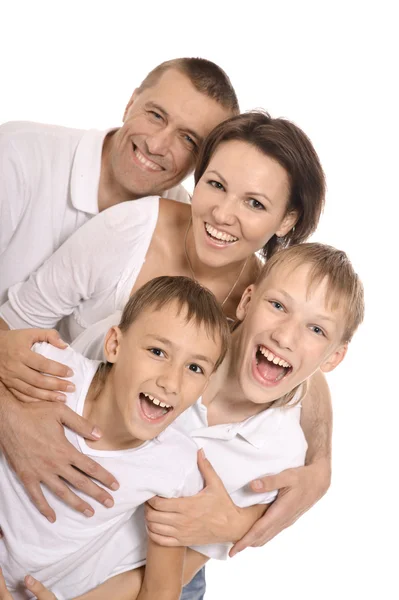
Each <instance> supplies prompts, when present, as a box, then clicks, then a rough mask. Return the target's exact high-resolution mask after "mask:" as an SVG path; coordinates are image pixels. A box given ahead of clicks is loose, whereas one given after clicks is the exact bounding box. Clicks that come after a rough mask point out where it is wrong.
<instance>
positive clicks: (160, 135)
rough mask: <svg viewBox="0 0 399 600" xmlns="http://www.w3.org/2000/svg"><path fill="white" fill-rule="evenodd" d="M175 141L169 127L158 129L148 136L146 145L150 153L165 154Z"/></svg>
mask: <svg viewBox="0 0 399 600" xmlns="http://www.w3.org/2000/svg"><path fill="white" fill-rule="evenodd" d="M172 142H173V135H172V132H171V131H170V130H169V129H168V128H167V127H165V128H163V129H158V130H157V131H155V132H154V133H153V134H152V135H149V136H147V138H146V145H147V148H148V153H149V154H153V155H158V156H165V155H166V154H167V153H168V151H169V150H170V147H171V145H172Z"/></svg>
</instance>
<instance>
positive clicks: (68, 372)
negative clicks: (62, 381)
mask: <svg viewBox="0 0 399 600" xmlns="http://www.w3.org/2000/svg"><path fill="white" fill-rule="evenodd" d="M72 375H73V371H72V369H68V371H67V374H66V376H67V377H72Z"/></svg>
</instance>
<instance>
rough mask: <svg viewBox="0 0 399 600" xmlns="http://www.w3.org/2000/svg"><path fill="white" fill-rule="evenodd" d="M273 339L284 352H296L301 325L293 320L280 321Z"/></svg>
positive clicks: (274, 331)
mask: <svg viewBox="0 0 399 600" xmlns="http://www.w3.org/2000/svg"><path fill="white" fill-rule="evenodd" d="M271 337H272V339H273V340H274V341H275V342H276V343H277V344H278V346H279V347H280V348H283V349H284V350H291V351H293V350H295V348H297V346H298V343H299V342H298V340H299V325H298V323H296V322H295V320H294V319H293V318H289V317H287V318H285V319H282V320H280V322H279V323H278V324H277V325H276V327H275V328H274V330H273V333H272V336H271Z"/></svg>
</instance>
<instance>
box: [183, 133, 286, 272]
mask: <svg viewBox="0 0 399 600" xmlns="http://www.w3.org/2000/svg"><path fill="white" fill-rule="evenodd" d="M289 194H290V185H289V179H288V174H287V172H286V170H285V169H284V168H283V167H282V166H281V165H280V164H279V163H278V162H276V161H275V160H274V159H272V158H270V157H269V156H266V155H265V154H263V153H262V152H261V151H260V150H258V149H257V148H255V147H254V146H251V145H250V144H248V143H246V142H241V141H229V142H223V143H222V144H220V146H218V148H217V149H216V151H215V153H214V154H213V156H212V158H211V160H210V161H209V165H208V167H207V169H206V171H205V172H204V174H203V175H202V177H201V179H200V180H199V181H198V183H197V185H196V187H195V190H194V195H193V199H192V220H193V234H194V240H195V246H196V252H197V255H198V258H199V259H200V260H201V262H203V263H205V264H208V265H212V266H223V265H227V264H230V263H234V262H239V261H243V260H245V259H246V258H248V256H250V255H252V254H253V253H254V252H256V251H257V250H259V249H260V248H262V247H263V246H264V245H265V244H266V243H267V242H268V241H269V239H270V238H271V237H272V236H273V235H274V234H277V235H278V236H284V235H285V234H286V233H287V232H288V231H289V230H290V229H291V228H292V227H293V225H294V224H295V221H296V214H295V213H289V214H286V211H287V205H288V200H289Z"/></svg>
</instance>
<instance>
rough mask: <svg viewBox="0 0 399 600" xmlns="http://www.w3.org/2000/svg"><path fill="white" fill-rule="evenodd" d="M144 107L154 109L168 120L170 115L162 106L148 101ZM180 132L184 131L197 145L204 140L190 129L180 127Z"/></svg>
mask: <svg viewBox="0 0 399 600" xmlns="http://www.w3.org/2000/svg"><path fill="white" fill-rule="evenodd" d="M146 105H147V106H148V107H150V108H155V109H156V110H157V111H158V112H160V113H163V114H164V115H165V117H166V118H170V114H169V113H168V111H167V110H165V109H164V108H162V106H159V104H156V103H155V102H151V101H149V102H147V104H146ZM180 131H184V132H186V133H188V134H189V135H191V136H192V137H194V138H195V139H196V141H197V143H198V144H202V142H203V141H204V138H203V137H202V136H201V135H199V133H197V132H196V131H194V129H190V128H189V127H180Z"/></svg>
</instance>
